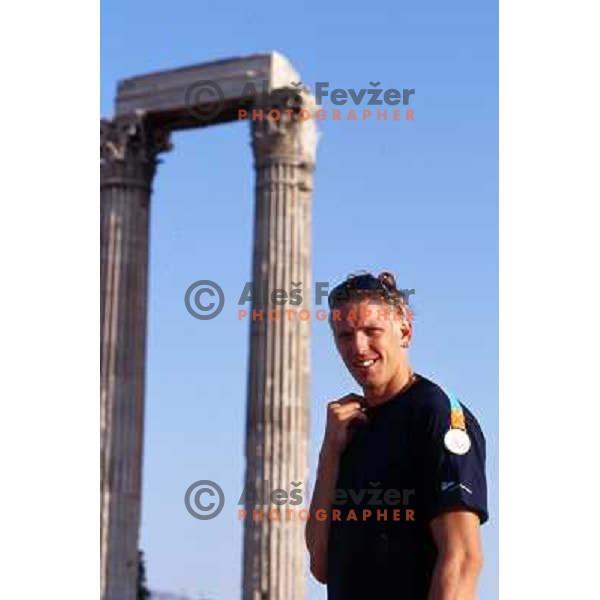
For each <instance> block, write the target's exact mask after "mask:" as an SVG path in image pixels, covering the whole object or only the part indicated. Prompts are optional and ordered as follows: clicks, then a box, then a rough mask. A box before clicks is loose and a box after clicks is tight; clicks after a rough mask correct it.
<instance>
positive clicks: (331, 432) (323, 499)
mask: <svg viewBox="0 0 600 600" xmlns="http://www.w3.org/2000/svg"><path fill="white" fill-rule="evenodd" d="M360 400H362V398H361V397H360V396H356V395H355V394H350V395H348V396H345V397H344V398H342V399H340V400H337V401H335V402H330V403H329V404H328V406H327V426H326V430H325V438H324V440H323V445H322V447H321V453H320V455H319V466H318V470H317V481H316V484H315V489H314V492H313V497H312V500H311V503H310V518H309V519H308V521H307V522H306V529H305V537H306V546H307V548H308V552H309V554H310V571H311V573H312V574H313V575H314V576H315V578H316V579H317V581H319V582H320V583H327V549H328V545H329V527H330V517H331V514H330V511H331V504H332V503H333V495H334V493H335V486H336V483H337V478H338V470H339V463H340V456H341V454H342V452H343V451H344V448H345V447H346V446H347V444H348V442H349V441H350V439H351V438H352V435H353V429H352V427H350V425H351V424H352V423H353V422H354V421H355V420H357V419H362V420H364V419H365V418H366V417H365V415H364V414H363V412H362V405H361V403H360ZM317 511H325V512H326V513H327V517H326V518H325V519H322V520H319V519H316V518H315V515H316V513H317ZM320 514H323V513H320Z"/></svg>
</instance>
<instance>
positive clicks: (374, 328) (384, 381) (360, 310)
mask: <svg viewBox="0 0 600 600" xmlns="http://www.w3.org/2000/svg"><path fill="white" fill-rule="evenodd" d="M339 310H340V320H339V321H336V320H335V318H334V320H333V322H332V329H333V334H334V337H335V343H336V347H337V349H338V352H339V353H340V356H341V357H342V359H343V361H344V363H345V365H346V367H347V368H348V370H349V371H350V373H351V374H352V376H353V377H354V379H355V380H356V382H357V383H358V384H359V385H360V386H361V387H363V388H366V389H370V388H372V389H377V388H385V386H387V385H388V383H389V382H390V381H391V380H392V378H393V377H395V376H397V374H398V370H399V369H400V368H401V367H402V365H403V364H404V361H406V350H405V348H403V344H405V343H406V342H407V341H408V340H410V335H411V330H410V324H408V323H407V322H406V321H396V322H394V321H393V319H394V314H393V313H392V312H389V311H388V309H387V306H386V305H385V304H377V305H374V304H372V303H371V304H369V303H368V301H366V300H365V301H363V302H360V303H358V302H348V303H346V304H344V305H343V306H341V307H340V309H339ZM332 314H333V313H332ZM384 314H385V315H386V316H387V318H385V317H384ZM349 317H350V318H349Z"/></svg>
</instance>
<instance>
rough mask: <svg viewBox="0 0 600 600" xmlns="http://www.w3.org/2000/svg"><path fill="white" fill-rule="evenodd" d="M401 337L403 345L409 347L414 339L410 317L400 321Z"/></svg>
mask: <svg viewBox="0 0 600 600" xmlns="http://www.w3.org/2000/svg"><path fill="white" fill-rule="evenodd" d="M400 338H401V340H402V347H403V348H408V346H409V345H410V343H411V341H412V323H411V322H410V321H409V320H408V319H403V320H402V321H400Z"/></svg>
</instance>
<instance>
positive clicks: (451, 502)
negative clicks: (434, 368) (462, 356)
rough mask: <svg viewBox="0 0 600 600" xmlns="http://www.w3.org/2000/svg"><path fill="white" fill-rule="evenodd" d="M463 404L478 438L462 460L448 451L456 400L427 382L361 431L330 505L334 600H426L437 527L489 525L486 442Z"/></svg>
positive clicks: (379, 411) (377, 413) (373, 414)
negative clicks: (450, 519)
mask: <svg viewBox="0 0 600 600" xmlns="http://www.w3.org/2000/svg"><path fill="white" fill-rule="evenodd" d="M461 406H462V408H463V412H464V415H465V422H466V431H467V433H468V435H469V438H470V440H471V447H470V449H469V451H468V452H467V453H466V454H463V455H458V454H454V453H453V452H451V451H450V450H448V449H447V448H446V446H445V445H444V436H445V434H446V432H447V431H448V429H449V428H450V401H449V398H448V396H447V395H446V393H445V392H444V391H443V390H442V389H441V388H440V387H439V386H438V385H436V384H435V383H433V382H432V381H430V380H429V379H427V378H425V377H422V376H418V379H417V381H415V383H413V384H412V386H411V387H410V388H408V389H407V390H406V391H405V392H403V393H401V394H399V395H397V396H395V397H394V398H392V399H390V400H388V401H387V402H385V403H384V404H382V405H380V406H377V407H375V408H371V409H369V411H368V413H367V416H368V422H367V423H365V424H361V425H359V426H357V430H356V432H355V434H354V436H353V438H352V441H351V442H350V444H349V445H348V447H347V448H346V450H345V451H344V453H343V454H342V457H341V459H340V470H339V476H338V481H337V486H336V488H337V489H336V495H335V497H334V504H333V506H332V509H333V511H332V522H331V529H330V535H329V546H328V573H327V591H328V598H329V600H354V599H356V600H358V599H360V600H364V599H365V598H378V599H380V598H381V599H385V600H388V599H392V598H393V599H394V600H426V598H427V594H428V592H429V587H430V584H431V577H432V573H433V569H434V566H435V562H436V558H437V551H436V547H435V543H434V540H433V537H432V534H431V530H430V521H431V519H432V518H434V517H436V516H438V515H440V514H441V513H443V512H446V511H449V510H454V509H462V510H469V511H473V512H474V513H476V514H477V515H479V518H480V521H481V523H484V522H485V521H486V520H487V518H488V515H487V491H486V480H485V438H484V436H483V433H482V432H481V429H480V427H479V424H478V423H477V420H476V419H475V417H474V416H473V415H472V414H471V412H470V411H469V410H468V409H467V408H465V407H464V405H462V404H461ZM334 511H339V512H334ZM363 511H367V512H363ZM368 511H371V514H370V515H369V512H368ZM378 511H380V512H378ZM384 515H385V518H384ZM378 517H379V518H378Z"/></svg>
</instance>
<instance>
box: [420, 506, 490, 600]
mask: <svg viewBox="0 0 600 600" xmlns="http://www.w3.org/2000/svg"><path fill="white" fill-rule="evenodd" d="M430 526H431V532H432V534H433V539H434V541H435V544H436V546H437V550H438V558H437V562H436V565H435V570H434V572H433V578H432V582H431V589H430V591H429V597H428V600H475V598H476V589H477V579H478V577H479V573H480V572H481V569H482V566H483V552H482V549H481V540H480V537H479V517H478V516H477V515H476V514H475V513H472V512H469V511H464V510H457V511H453V512H446V513H444V514H442V515H440V516H438V517H436V518H435V519H433V520H432V521H431V524H430Z"/></svg>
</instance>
